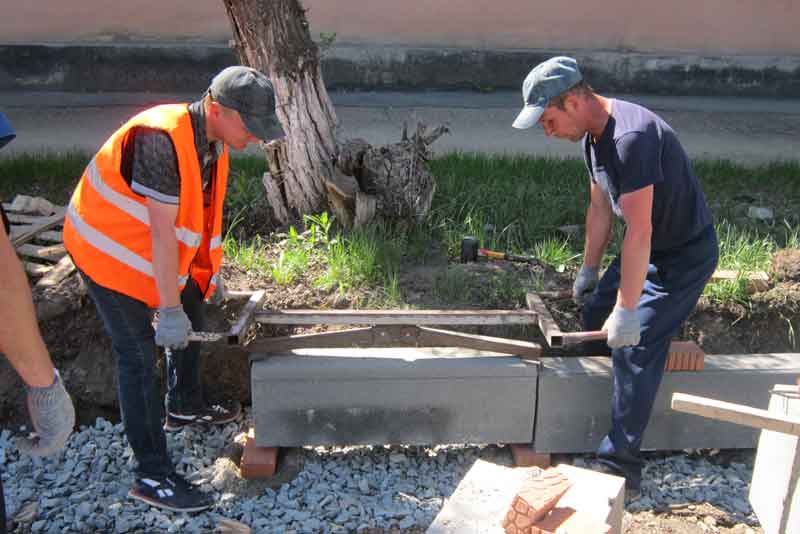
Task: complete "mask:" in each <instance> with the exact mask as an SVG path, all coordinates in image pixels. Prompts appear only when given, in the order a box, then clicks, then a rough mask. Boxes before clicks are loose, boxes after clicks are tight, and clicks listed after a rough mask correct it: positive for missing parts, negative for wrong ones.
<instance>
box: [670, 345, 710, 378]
mask: <svg viewBox="0 0 800 534" xmlns="http://www.w3.org/2000/svg"><path fill="white" fill-rule="evenodd" d="M704 367H705V353H704V352H703V350H702V349H701V348H700V347H698V346H697V344H696V343H695V342H694V341H673V342H672V343H671V344H670V346H669V353H668V354H667V364H666V367H665V368H664V369H665V371H670V372H672V371H702V370H703V368H704Z"/></svg>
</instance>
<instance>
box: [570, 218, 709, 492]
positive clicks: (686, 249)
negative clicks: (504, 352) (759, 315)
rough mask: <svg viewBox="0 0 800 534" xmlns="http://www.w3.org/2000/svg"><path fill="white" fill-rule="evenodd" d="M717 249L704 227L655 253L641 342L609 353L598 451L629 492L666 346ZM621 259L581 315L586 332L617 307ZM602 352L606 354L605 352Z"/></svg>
mask: <svg viewBox="0 0 800 534" xmlns="http://www.w3.org/2000/svg"><path fill="white" fill-rule="evenodd" d="M718 259H719V246H718V244H717V236H716V233H715V232H714V227H713V226H709V227H707V228H706V229H705V230H703V231H702V232H700V234H698V235H697V236H696V237H694V238H693V239H691V240H690V241H689V242H688V243H686V244H684V245H681V246H680V247H677V248H675V249H672V250H666V251H654V252H653V253H652V254H651V256H650V265H649V267H648V270H647V279H646V280H645V282H644V288H643V289H642V296H641V298H640V299H639V307H638V309H637V312H638V315H639V321H640V322H641V327H642V330H641V341H640V342H639V344H638V345H637V346H635V347H625V348H621V349H614V350H612V351H611V356H612V362H613V371H614V391H613V397H612V401H611V430H610V431H609V432H608V434H607V435H606V436H605V438H603V441H602V442H601V444H600V447H599V449H598V451H597V453H598V456H599V457H600V458H601V459H602V460H603V461H604V463H606V464H608V465H610V466H611V467H612V468H614V469H616V470H617V471H620V472H622V473H623V474H624V475H625V476H626V478H628V480H629V483H630V484H631V486H632V487H637V486H638V484H639V482H640V480H641V470H642V464H643V461H642V459H641V455H640V450H641V446H642V437H643V435H644V431H645V428H646V427H647V423H648V421H649V419H650V413H651V411H652V409H653V402H654V401H655V398H656V394H657V393H658V387H659V385H660V384H661V378H662V377H663V376H664V367H665V365H666V360H667V353H668V351H669V344H670V341H671V340H672V338H673V336H675V334H677V333H678V330H679V329H680V327H681V325H682V324H683V322H684V321H685V320H686V318H687V317H688V316H689V314H690V313H691V312H692V310H693V309H694V307H695V304H697V300H698V299H699V298H700V295H701V294H702V293H703V288H704V287H705V286H706V283H707V282H708V280H709V279H710V278H711V275H712V274H714V269H716V266H717V260H718ZM619 284H620V257H617V258H615V259H614V261H613V262H612V263H611V265H610V266H609V267H608V269H607V270H606V272H605V273H604V274H603V278H602V279H601V280H600V282H599V284H598V285H597V287H596V288H595V290H594V292H593V293H592V295H591V296H590V297H589V298H588V299H587V302H586V305H585V306H584V309H583V323H584V327H585V328H586V330H599V329H600V328H601V327H602V326H603V323H604V322H605V320H606V318H608V316H609V315H610V314H611V311H612V310H613V308H614V305H615V304H616V301H617V290H618V289H619ZM606 350H607V349H606Z"/></svg>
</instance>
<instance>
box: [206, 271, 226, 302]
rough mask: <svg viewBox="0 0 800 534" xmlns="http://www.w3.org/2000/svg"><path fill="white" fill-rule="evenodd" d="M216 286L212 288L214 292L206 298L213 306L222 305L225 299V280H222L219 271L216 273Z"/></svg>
mask: <svg viewBox="0 0 800 534" xmlns="http://www.w3.org/2000/svg"><path fill="white" fill-rule="evenodd" d="M216 286H217V287H216V288H214V293H212V294H211V298H209V299H208V302H209V303H211V304H213V305H214V306H222V304H223V303H224V302H225V300H227V298H228V294H227V292H226V291H225V282H224V281H223V280H222V275H221V274H219V273H217V280H216Z"/></svg>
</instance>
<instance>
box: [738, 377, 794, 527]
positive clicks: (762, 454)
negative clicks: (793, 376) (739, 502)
mask: <svg viewBox="0 0 800 534" xmlns="http://www.w3.org/2000/svg"><path fill="white" fill-rule="evenodd" d="M799 392H800V387H798V386H788V385H776V386H775V387H774V388H773V390H772V394H771V396H770V401H769V408H768V410H769V411H770V412H774V413H777V414H780V415H790V416H795V417H800V393H799ZM750 504H751V505H752V506H753V511H754V512H755V513H756V516H758V520H759V521H760V522H761V526H762V527H763V528H764V533H765V534H778V533H780V534H800V437H798V436H792V435H789V434H783V433H780V432H773V431H770V430H762V431H761V436H760V438H759V440H758V451H757V453H756V462H755V466H754V467H753V479H752V482H751V484H750Z"/></svg>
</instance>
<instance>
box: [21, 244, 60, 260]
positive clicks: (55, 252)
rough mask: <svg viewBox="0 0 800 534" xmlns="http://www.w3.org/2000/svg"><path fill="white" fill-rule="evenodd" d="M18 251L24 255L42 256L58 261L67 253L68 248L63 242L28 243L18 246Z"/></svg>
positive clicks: (41, 257) (42, 257) (30, 256)
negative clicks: (54, 243) (50, 243)
mask: <svg viewBox="0 0 800 534" xmlns="http://www.w3.org/2000/svg"><path fill="white" fill-rule="evenodd" d="M17 252H18V253H19V254H21V255H22V256H27V257H29V258H40V259H44V260H53V261H56V260H59V259H61V258H62V257H63V256H64V255H65V254H66V253H67V250H66V249H65V248H64V245H63V244H60V245H48V246H39V245H30V244H27V243H26V244H24V245H20V246H19V247H17Z"/></svg>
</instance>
